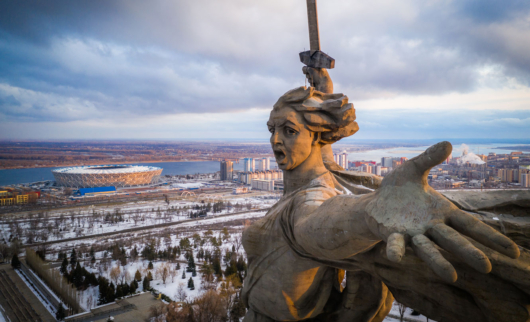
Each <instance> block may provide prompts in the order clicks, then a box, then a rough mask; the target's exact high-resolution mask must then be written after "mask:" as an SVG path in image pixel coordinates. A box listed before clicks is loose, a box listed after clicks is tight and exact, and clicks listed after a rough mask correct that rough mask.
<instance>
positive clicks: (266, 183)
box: [252, 179, 275, 191]
mask: <svg viewBox="0 0 530 322" xmlns="http://www.w3.org/2000/svg"><path fill="white" fill-rule="evenodd" d="M274 182H275V180H261V179H255V180H252V189H253V190H262V191H274Z"/></svg>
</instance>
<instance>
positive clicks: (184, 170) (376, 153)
mask: <svg viewBox="0 0 530 322" xmlns="http://www.w3.org/2000/svg"><path fill="white" fill-rule="evenodd" d="M508 146H530V144H516V143H512V144H502V143H491V144H469V145H468V147H469V151H470V152H473V153H475V154H486V155H487V154H488V153H490V152H495V153H498V154H505V153H511V152H513V151H517V150H513V149H502V147H508ZM427 148H428V146H422V147H413V148H407V147H401V148H400V147H397V148H391V149H379V150H370V151H365V152H355V153H350V154H349V155H348V160H349V161H362V160H364V161H375V162H381V158H382V157H407V158H409V159H410V158H413V157H415V156H417V155H418V154H420V153H422V152H423V151H425V149H427ZM498 148H500V149H498ZM462 151H463V147H462V145H455V146H454V147H453V157H458V156H460V155H461V154H462ZM138 164H140V165H151V166H156V167H161V168H163V169H164V170H163V171H162V175H166V174H168V175H176V174H195V173H213V172H216V171H219V169H220V165H219V162H218V161H195V162H154V163H138ZM275 166H276V163H275V162H274V160H271V167H272V168H274V167H275ZM53 169H58V168H28V169H6V170H0V186H2V185H12V184H19V183H29V182H36V181H44V180H54V178H53V174H52V171H51V170H53ZM242 169H243V162H242V161H241V162H239V163H234V170H242Z"/></svg>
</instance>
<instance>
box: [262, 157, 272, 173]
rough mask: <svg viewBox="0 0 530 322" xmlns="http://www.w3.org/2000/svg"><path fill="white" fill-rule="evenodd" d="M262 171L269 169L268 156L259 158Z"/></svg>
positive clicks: (269, 161)
mask: <svg viewBox="0 0 530 322" xmlns="http://www.w3.org/2000/svg"><path fill="white" fill-rule="evenodd" d="M261 163H262V166H261V167H262V168H264V169H263V171H269V170H270V169H271V160H270V159H269V158H263V159H261Z"/></svg>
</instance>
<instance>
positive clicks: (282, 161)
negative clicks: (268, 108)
mask: <svg viewBox="0 0 530 322" xmlns="http://www.w3.org/2000/svg"><path fill="white" fill-rule="evenodd" d="M267 126H268V127H269V131H270V132H271V140H270V141H271V145H272V150H273V151H274V157H275V158H276V162H277V163H278V167H279V168H280V169H282V170H292V169H294V168H296V167H297V166H299V165H300V164H301V163H302V162H304V161H305V160H306V159H307V158H308V157H309V155H310V154H311V150H312V148H313V141H314V136H315V133H313V132H311V131H309V130H308V129H307V128H306V127H305V125H304V123H303V120H302V115H301V114H300V113H297V112H296V111H295V110H294V109H292V108H282V109H280V110H279V111H273V112H272V113H271V116H270V118H269V121H268V122H267Z"/></svg>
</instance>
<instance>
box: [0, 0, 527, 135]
mask: <svg viewBox="0 0 530 322" xmlns="http://www.w3.org/2000/svg"><path fill="white" fill-rule="evenodd" d="M0 8H1V9H2V10H0V57H1V58H2V59H0V70H2V73H1V76H0V119H1V121H0V139H164V138H167V139H192V138H198V139H201V138H202V139H205V138H219V139H222V138H225V139H228V138H241V137H244V138H249V139H251V138H254V139H266V138H267V136H268V132H267V130H266V126H265V122H266V120H267V118H268V114H269V112H270V109H271V106H272V105H273V104H274V103H275V101H276V99H277V98H278V97H279V96H280V95H282V94H283V93H285V92H286V91H287V90H289V89H292V88H294V87H297V86H302V85H304V83H305V82H304V75H303V74H302V73H301V67H302V64H301V63H300V62H299V60H298V53H299V52H300V51H303V50H304V49H307V48H308V47H309V41H308V36H307V21H306V19H307V17H306V11H305V10H306V9H305V4H304V3H302V2H295V1H292V2H285V1H279V0H275V1H268V2H262V3H240V2H238V1H235V0H230V1H223V2H212V1H207V0H201V1H194V2H184V1H174V2H171V3H162V2H151V3H145V2H141V1H123V2H120V1H116V2H112V3H107V2H101V3H97V4H95V3H76V2H68V1H64V2H61V1H56V2H53V3H33V2H28V1H20V2H17V3H16V4H15V3H10V2H3V3H2V4H0ZM529 12H530V4H528V3H527V2H524V1H511V2H509V3H506V4H504V3H498V2H495V1H482V2H476V1H459V2H437V3H416V2H412V1H404V2H403V1H401V2H394V1H383V0H381V1H376V2H372V3H370V4H368V3H363V2H351V1H344V0H333V1H327V2H325V3H322V4H321V5H320V7H319V14H320V16H319V18H320V24H321V39H322V46H323V48H324V49H325V51H326V52H327V53H329V54H330V55H332V56H333V57H334V58H335V59H336V68H335V69H334V70H332V71H330V74H331V77H332V78H333V80H334V82H335V91H336V92H343V93H345V94H346V95H348V96H349V98H350V101H351V102H353V103H354V104H355V107H356V110H357V121H358V123H359V126H360V131H359V132H358V133H357V134H356V135H355V136H354V139H387V138H392V139H395V138H398V139H415V138H419V137H420V138H425V139H432V138H444V139H450V138H513V139H521V138H525V139H528V138H530V134H529V133H528V131H527V127H528V126H527V125H528V123H529V122H530V106H529V105H528V102H529V101H530V88H529V86H528V84H529V83H528V81H529V79H530V78H529V76H530V63H529V61H528V55H527V54H526V53H527V52H528V44H529V43H530V32H529V31H530V30H529V29H530V27H529V26H528V24H527V23H526V22H525V21H526V20H525V19H527V17H528V15H529ZM447 26H451V28H447Z"/></svg>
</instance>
